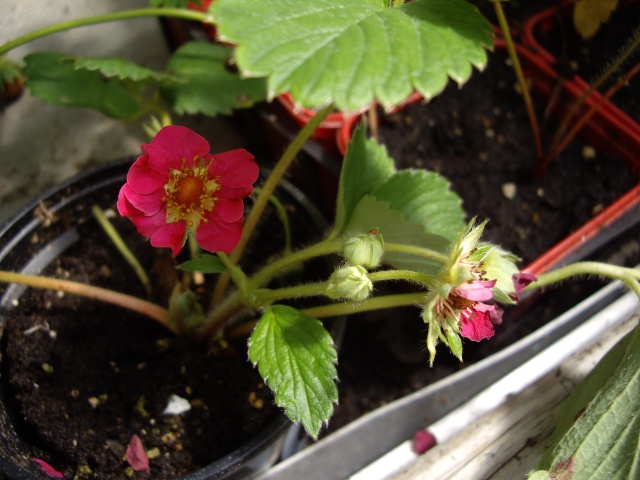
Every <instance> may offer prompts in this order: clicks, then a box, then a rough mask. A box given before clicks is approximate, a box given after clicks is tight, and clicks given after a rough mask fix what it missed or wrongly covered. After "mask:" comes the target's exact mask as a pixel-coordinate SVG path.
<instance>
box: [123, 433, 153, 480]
mask: <svg viewBox="0 0 640 480" xmlns="http://www.w3.org/2000/svg"><path fill="white" fill-rule="evenodd" d="M127 462H128V463H129V465H131V468H133V469H134V470H135V471H136V472H147V473H149V472H151V469H150V468H149V457H148V456H147V452H146V451H145V449H144V445H142V440H140V437H138V436H137V435H134V436H133V437H131V441H130V442H129V445H128V446H127Z"/></svg>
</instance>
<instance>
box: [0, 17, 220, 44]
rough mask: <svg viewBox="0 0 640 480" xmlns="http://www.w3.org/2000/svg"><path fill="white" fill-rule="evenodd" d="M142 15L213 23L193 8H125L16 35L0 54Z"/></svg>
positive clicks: (209, 18)
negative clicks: (46, 38) (63, 33)
mask: <svg viewBox="0 0 640 480" xmlns="http://www.w3.org/2000/svg"><path fill="white" fill-rule="evenodd" d="M142 17H175V18H182V19H184V20H194V21H197V22H202V23H209V24H213V20H212V18H211V17H210V16H209V15H207V14H206V13H205V12H198V11H195V10H187V9H184V8H141V9H135V10H125V11H123V12H115V13H107V14H104V15H96V16H94V17H85V18H78V19H75V20H70V21H67V22H61V23H57V24H55V25H50V26H48V27H44V28H40V29H38V30H34V31H33V32H30V33H28V34H26V35H23V36H21V37H18V38H16V39H14V40H11V41H10V42H7V43H5V44H4V45H2V46H0V55H4V54H5V53H7V52H8V51H10V50H13V49H14V48H16V47H19V46H20V45H24V44H25V43H29V42H31V41H33V40H36V39H38V38H41V37H45V36H47V35H53V34H54V33H58V32H63V31H65V30H71V29H73V28H78V27H84V26H87V25H95V24H98V23H107V22H116V21H120V20H131V19H134V18H142Z"/></svg>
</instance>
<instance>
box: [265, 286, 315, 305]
mask: <svg viewBox="0 0 640 480" xmlns="http://www.w3.org/2000/svg"><path fill="white" fill-rule="evenodd" d="M327 284H328V282H317V283H308V284H305V285H295V286H292V287H283V288H277V289H275V290H270V289H268V288H264V289H260V290H257V291H256V293H255V294H256V297H257V298H258V302H259V303H260V304H261V305H262V306H267V305H270V304H272V303H274V302H278V301H280V300H288V299H291V298H305V297H317V296H320V295H324V292H326V291H327Z"/></svg>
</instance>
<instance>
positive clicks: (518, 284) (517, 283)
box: [511, 272, 538, 301]
mask: <svg viewBox="0 0 640 480" xmlns="http://www.w3.org/2000/svg"><path fill="white" fill-rule="evenodd" d="M536 280H538V277H536V276H535V275H534V274H533V273H528V272H520V273H516V274H515V275H513V286H514V288H515V290H516V292H515V294H513V295H511V298H512V299H513V300H515V301H518V300H519V299H520V294H521V293H522V291H523V290H524V289H525V287H526V286H527V285H529V284H530V283H531V282H535V281H536Z"/></svg>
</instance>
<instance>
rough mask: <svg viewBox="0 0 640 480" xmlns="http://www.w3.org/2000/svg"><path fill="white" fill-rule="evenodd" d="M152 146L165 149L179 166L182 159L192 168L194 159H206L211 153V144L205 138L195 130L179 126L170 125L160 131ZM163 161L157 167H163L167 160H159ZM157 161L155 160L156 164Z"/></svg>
mask: <svg viewBox="0 0 640 480" xmlns="http://www.w3.org/2000/svg"><path fill="white" fill-rule="evenodd" d="M151 145H153V146H154V147H160V148H161V149H163V150H164V151H165V152H166V154H167V155H168V157H170V158H172V159H173V160H174V161H177V164H178V165H179V164H180V162H181V161H182V159H183V158H184V159H186V160H187V162H188V163H187V164H188V165H189V166H192V165H193V163H191V162H193V159H194V157H204V156H205V155H207V154H208V153H209V151H210V148H209V142H207V141H206V140H205V139H204V138H203V137H201V136H200V135H198V134H197V133H196V132H194V131H193V130H190V129H188V128H186V127H181V126H179V125H170V126H168V127H164V128H163V129H162V130H160V131H159V132H158V133H157V134H156V136H155V137H154V139H153V140H152V141H151ZM158 160H161V162H159V163H158V164H157V165H155V164H154V168H155V167H156V166H161V165H162V164H163V163H164V162H166V161H167V158H166V157H165V158H161V159H158ZM155 161H156V159H154V160H153V162H155Z"/></svg>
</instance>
